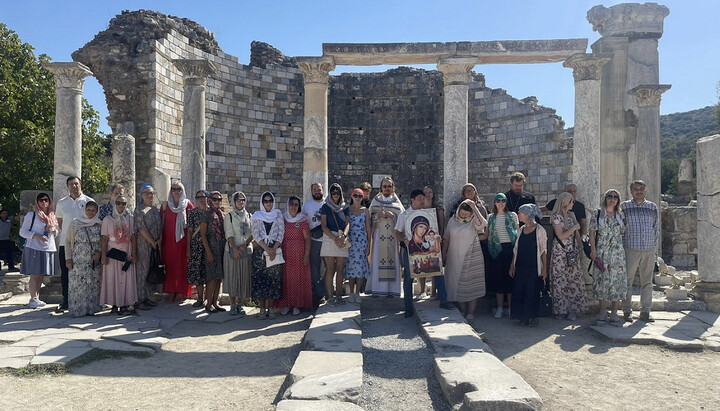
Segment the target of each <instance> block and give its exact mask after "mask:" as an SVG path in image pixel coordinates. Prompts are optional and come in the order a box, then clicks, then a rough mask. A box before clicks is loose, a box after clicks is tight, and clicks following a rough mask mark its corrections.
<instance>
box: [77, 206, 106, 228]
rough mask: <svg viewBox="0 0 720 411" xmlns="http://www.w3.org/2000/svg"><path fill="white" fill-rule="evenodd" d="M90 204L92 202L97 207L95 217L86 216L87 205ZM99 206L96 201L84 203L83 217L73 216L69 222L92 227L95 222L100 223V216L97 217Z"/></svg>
mask: <svg viewBox="0 0 720 411" xmlns="http://www.w3.org/2000/svg"><path fill="white" fill-rule="evenodd" d="M90 204H94V205H95V207H96V208H97V209H98V212H97V213H95V217H93V218H87V206H88V205H90ZM99 208H100V207H99V206H98V204H97V203H96V202H94V201H88V202H87V204H85V217H75V218H73V220H72V223H71V224H73V225H76V226H77V227H92V226H94V225H96V224H102V221H100V218H99V214H100V210H99Z"/></svg>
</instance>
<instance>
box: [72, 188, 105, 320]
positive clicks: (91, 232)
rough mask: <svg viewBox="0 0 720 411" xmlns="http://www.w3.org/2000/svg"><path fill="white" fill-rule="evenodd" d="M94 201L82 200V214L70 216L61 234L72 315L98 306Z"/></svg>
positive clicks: (99, 276)
mask: <svg viewBox="0 0 720 411" xmlns="http://www.w3.org/2000/svg"><path fill="white" fill-rule="evenodd" d="M98 208H99V207H98V204H97V203H96V202H94V201H88V202H87V204H85V217H78V218H75V219H73V221H72V223H71V224H70V226H69V227H68V232H67V236H66V237H65V255H66V256H68V257H70V258H68V259H67V260H65V265H66V266H67V268H68V269H69V270H70V273H69V275H68V281H69V283H68V284H69V285H68V313H69V314H70V315H72V316H73V317H81V316H83V315H94V314H95V313H96V312H99V311H100V310H101V309H102V306H101V305H100V286H101V284H102V264H100V255H101V250H100V224H102V223H101V221H100V219H99V218H98Z"/></svg>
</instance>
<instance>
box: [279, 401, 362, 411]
mask: <svg viewBox="0 0 720 411" xmlns="http://www.w3.org/2000/svg"><path fill="white" fill-rule="evenodd" d="M362 409H363V408H362V407H360V406H358V405H356V404H353V403H351V402H339V401H328V400H320V401H311V400H308V401H305V400H282V401H280V402H279V403H278V404H277V407H276V408H275V411H362Z"/></svg>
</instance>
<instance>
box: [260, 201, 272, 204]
mask: <svg viewBox="0 0 720 411" xmlns="http://www.w3.org/2000/svg"><path fill="white" fill-rule="evenodd" d="M262 202H263V204H272V203H274V201H273V200H263V201H262Z"/></svg>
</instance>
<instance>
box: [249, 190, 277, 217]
mask: <svg viewBox="0 0 720 411" xmlns="http://www.w3.org/2000/svg"><path fill="white" fill-rule="evenodd" d="M267 195H269V196H270V197H272V200H273V204H272V208H271V209H270V211H265V205H264V204H263V200H262V199H263V198H265V196H267ZM278 216H282V213H281V212H280V210H278V209H277V206H276V201H275V196H274V195H273V193H271V192H269V191H266V192H264V193H262V195H261V196H260V210H259V211H257V212H255V213H253V215H252V219H253V220H260V221H264V222H266V223H272V222H274V221H275V219H276V218H277V217H278Z"/></svg>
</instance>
